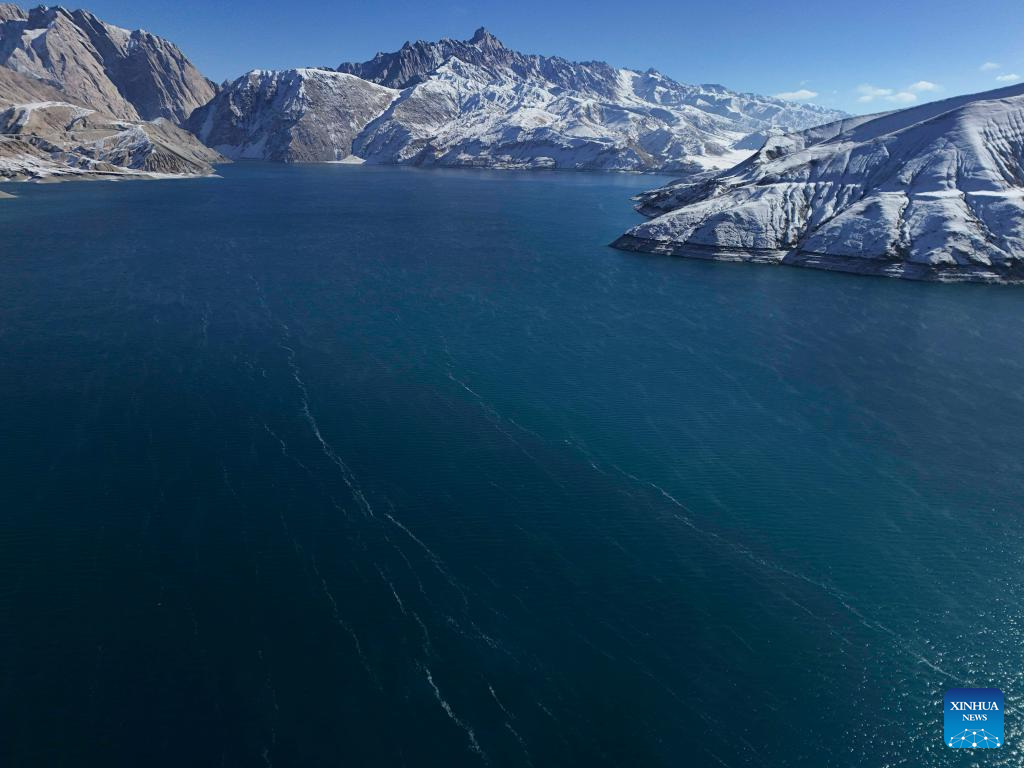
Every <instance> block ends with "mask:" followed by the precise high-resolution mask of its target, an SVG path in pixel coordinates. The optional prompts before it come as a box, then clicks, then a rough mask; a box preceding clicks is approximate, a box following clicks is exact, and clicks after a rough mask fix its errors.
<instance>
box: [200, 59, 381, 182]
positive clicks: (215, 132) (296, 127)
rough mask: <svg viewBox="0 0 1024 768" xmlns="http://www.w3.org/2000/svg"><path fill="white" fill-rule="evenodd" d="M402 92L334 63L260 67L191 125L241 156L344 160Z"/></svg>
mask: <svg viewBox="0 0 1024 768" xmlns="http://www.w3.org/2000/svg"><path fill="white" fill-rule="evenodd" d="M398 93H399V92H398V91H396V90H393V89H391V88H385V87H383V86H380V85H377V84H376V83H370V82H367V81H365V80H361V79H359V78H358V77H355V76H353V75H347V74H342V73H340V72H334V71H332V70H323V69H289V70H284V71H280V72H271V71H266V70H255V71H253V72H250V73H249V74H247V75H243V76H242V77H240V78H238V79H237V80H235V81H234V82H233V83H231V84H230V85H229V86H227V87H226V88H225V89H224V90H222V91H221V92H220V93H219V94H218V95H217V97H216V98H215V99H214V100H213V101H212V102H210V103H209V104H207V105H206V106H205V107H202V108H200V109H198V110H196V112H195V113H194V114H193V115H192V117H191V118H190V119H189V121H188V124H187V125H188V128H189V129H190V130H191V131H192V132H193V133H195V134H196V135H197V136H198V137H199V138H200V140H202V141H203V143H205V144H206V145H208V146H211V147H214V148H216V149H217V150H219V151H220V152H222V153H223V154H224V155H226V156H228V157H230V158H233V159H239V158H250V159H261V160H277V161H288V162H330V161H339V160H344V159H345V158H347V157H349V155H351V153H352V142H353V140H354V139H355V137H356V136H357V135H358V134H359V132H360V131H362V130H363V129H364V128H365V127H366V125H367V123H369V122H370V121H371V120H373V119H374V118H376V117H378V116H379V115H380V114H381V113H383V112H384V110H386V109H387V107H388V106H389V105H390V104H391V102H393V101H394V100H395V99H396V98H397V97H398Z"/></svg>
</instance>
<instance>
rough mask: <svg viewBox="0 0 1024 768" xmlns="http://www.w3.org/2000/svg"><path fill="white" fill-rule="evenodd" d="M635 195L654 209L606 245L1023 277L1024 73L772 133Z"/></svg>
mask: <svg viewBox="0 0 1024 768" xmlns="http://www.w3.org/2000/svg"><path fill="white" fill-rule="evenodd" d="M639 209H640V210H641V211H642V212H645V213H647V214H648V215H656V214H659V213H660V214H661V215H657V217H656V218H654V219H652V220H651V221H648V222H646V223H644V224H641V225H639V226H637V227H635V228H634V229H632V230H630V231H629V232H628V233H627V234H626V235H624V236H623V237H622V238H620V239H619V240H618V241H616V243H615V245H616V246H618V247H621V248H626V249H632V250H641V251H649V252H656V253H670V254H677V255H682V256H692V257H697V258H714V259H724V260H736V261H738V260H742V261H757V262H765V263H782V264H793V265H796V266H805V267H816V268H820V269H833V270H841V271H850V272H859V273H866V274H880V275H888V276H892V277H905V278H912V279H931V280H949V281H953V280H976V281H990V282H1024V85H1017V86H1012V87H1010V88H1003V89H1000V90H996V91H989V92H987V93H981V94H976V95H972V96H962V97H958V98H955V99H947V100H945V101H939V102H934V103H931V104H924V105H922V106H919V107H914V108H912V109H906V110H902V111H899V112H890V113H885V114H880V115H869V116H866V117H858V118H850V119H847V120H842V121H839V122H836V123H832V124H830V125H825V126H821V127H818V128H812V129H810V130H806V131H802V132H798V133H793V134H790V135H786V136H781V137H773V138H771V139H769V141H768V142H767V143H766V145H765V146H764V148H762V149H761V150H760V151H759V152H758V153H757V154H756V155H755V156H753V157H751V158H750V159H749V160H747V161H745V162H743V163H741V164H739V165H737V166H736V167H735V168H732V169H731V170H728V171H725V172H723V173H720V174H717V175H713V176H710V177H709V178H704V179H701V180H698V181H697V182H696V183H680V184H676V185H672V186H670V187H666V188H664V189H661V190H655V191H654V192H652V193H649V194H647V195H644V196H641V200H640V206H639ZM665 211H667V212H665Z"/></svg>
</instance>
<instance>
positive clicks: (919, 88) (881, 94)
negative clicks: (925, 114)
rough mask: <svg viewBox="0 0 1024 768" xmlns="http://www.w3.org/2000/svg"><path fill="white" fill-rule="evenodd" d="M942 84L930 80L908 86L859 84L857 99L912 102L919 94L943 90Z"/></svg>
mask: <svg viewBox="0 0 1024 768" xmlns="http://www.w3.org/2000/svg"><path fill="white" fill-rule="evenodd" d="M941 88H942V86H940V85H939V84H938V83H933V82H931V81H930V80H918V81H917V82H916V83H911V84H910V85H908V86H907V87H906V88H901V89H898V90H897V89H896V88H879V87H877V86H874V85H868V84H867V83H864V84H863V85H858V86H857V94H858V95H857V101H859V102H861V103H862V104H870V103H871V102H872V101H888V102H891V103H893V104H910V103H912V102H915V101H917V94H919V93H929V92H931V91H938V90H941Z"/></svg>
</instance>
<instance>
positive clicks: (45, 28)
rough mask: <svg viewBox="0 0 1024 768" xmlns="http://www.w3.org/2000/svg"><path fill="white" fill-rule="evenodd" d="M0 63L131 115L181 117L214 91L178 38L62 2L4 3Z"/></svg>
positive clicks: (82, 100) (94, 105)
mask: <svg viewBox="0 0 1024 768" xmlns="http://www.w3.org/2000/svg"><path fill="white" fill-rule="evenodd" d="M0 68H4V69H7V70H12V71H14V72H17V73H19V74H21V75H24V76H26V77H29V78H32V79H35V80H38V81H39V82H41V83H44V84H46V85H48V86H50V87H52V88H55V89H57V90H58V91H60V92H61V93H62V94H63V96H64V99H66V100H67V101H69V102H72V103H75V104H80V105H82V106H85V107H89V108H91V109H96V110H99V111H102V112H104V113H106V114H109V115H111V116H113V117H117V118H122V119H125V120H138V119H143V120H154V119H156V118H158V117H165V118H168V119H170V120H174V121H175V122H179V123H180V122H182V121H184V119H185V118H187V117H188V115H189V114H190V113H191V112H192V110H194V109H195V108H196V107H198V106H200V105H202V104H205V103H206V102H207V101H209V100H210V99H211V98H212V97H213V95H214V93H215V88H214V86H213V84H212V83H210V82H209V81H208V80H207V79H206V78H204V77H203V76H202V75H201V74H200V73H199V71H198V70H197V69H196V68H195V67H194V66H193V65H192V64H191V62H189V61H188V59H187V58H186V57H185V56H184V54H182V52H181V51H180V50H178V48H177V47H176V46H174V45H173V44H172V43H169V42H167V41H166V40H163V39H161V38H159V37H156V36H154V35H151V34H149V33H147V32H143V31H141V30H136V31H135V32H129V31H127V30H124V29H121V28H119V27H115V26H112V25H110V24H106V23H104V22H102V21H100V20H99V19H97V18H96V17H95V16H93V15H92V14H90V13H88V12H86V11H67V10H65V9H63V8H60V7H56V8H46V7H42V6H40V7H38V8H34V9H33V10H31V11H29V12H28V13H25V12H24V11H21V10H20V9H19V8H17V7H16V6H12V5H4V6H0Z"/></svg>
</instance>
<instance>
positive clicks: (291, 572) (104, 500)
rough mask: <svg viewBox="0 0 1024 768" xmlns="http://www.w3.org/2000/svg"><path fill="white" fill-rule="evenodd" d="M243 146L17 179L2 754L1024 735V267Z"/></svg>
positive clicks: (22, 761)
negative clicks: (967, 720)
mask: <svg viewBox="0 0 1024 768" xmlns="http://www.w3.org/2000/svg"><path fill="white" fill-rule="evenodd" d="M223 175H224V178H223V179H217V180H195V181H177V182H147V183H141V182H140V183H121V184H100V183H95V184H67V185H60V186H46V187H43V186H29V185H21V186H16V187H8V189H11V190H12V191H15V192H16V193H17V194H18V195H19V198H18V199H16V200H7V201H3V202H2V203H0V435H2V436H3V440H2V441H0V487H2V489H3V491H2V500H0V508H2V511H0V764H3V765H5V766H6V765H11V766H44V765H45V766H49V765H61V766H64V765H66V766H104V767H109V766H142V765H145V766H184V765H188V766H259V765H273V766H328V765H329V766H339V765H346V766H402V765H406V766H463V765H465V766H479V765H492V766H531V765H532V766H574V765H579V766H610V765H617V766H679V765H686V766H721V765H726V766H773V765H813V766H845V765H857V766H860V765H864V766H896V765H900V766H903V765H906V766H916V765H929V766H930V765H936V766H945V765H950V766H952V765H962V764H963V762H962V761H963V760H964V759H965V756H964V755H962V754H961V753H958V752H954V751H953V750H950V749H948V748H946V747H944V746H943V744H942V733H943V731H942V719H943V712H942V697H943V693H944V691H945V690H946V689H948V688H953V687H973V686H992V687H999V688H1002V689H1003V691H1004V692H1005V693H1006V696H1007V702H1008V707H1009V708H1010V709H1009V711H1008V712H1007V725H1008V733H1007V746H1005V747H1003V748H1001V749H1000V750H999V752H998V754H994V752H995V751H994V750H993V751H990V752H989V753H987V754H984V755H983V757H984V761H985V762H986V763H990V764H992V765H1015V766H1016V765H1022V764H1024V757H1022V752H1021V751H1020V748H1019V747H1018V746H1017V739H1018V738H1019V737H1020V734H1021V728H1020V719H1019V716H1017V715H1016V714H1015V712H1014V708H1015V706H1017V705H1019V702H1020V701H1021V686H1022V683H1024V680H1022V677H1024V674H1022V672H1024V650H1022V648H1024V637H1022V625H1021V621H1022V618H1024V617H1022V608H1024V591H1022V586H1024V584H1022V581H1024V577H1022V573H1024V569H1022V564H1024V563H1022V554H1024V536H1022V533H1024V530H1022V528H1024V515H1022V511H1021V510H1022V504H1024V481H1022V462H1024V356H1022V352H1021V350H1022V349H1024V346H1022V343H1024V324H1022V322H1021V317H1022V307H1024V293H1022V292H1021V291H1020V290H1014V289H1003V288H989V287H984V286H937V285H924V284H910V283H903V282H898V281H886V280H881V279H868V278H857V277H851V276H845V275H836V274H828V273H816V272H813V271H801V270H788V269H783V268H768V267H756V266H747V265H731V264H712V263H700V262H691V261H685V260H678V259H669V258H660V257H650V256H642V255H636V254H630V253H621V252H617V251H614V250H612V249H610V248H608V247H606V243H608V242H609V241H611V240H612V239H613V238H614V237H615V236H616V235H617V234H619V233H620V232H622V231H623V230H624V229H625V228H626V227H628V226H629V225H630V224H631V223H633V222H635V221H637V220H638V217H637V216H636V215H635V214H634V213H633V212H632V210H631V209H630V205H629V196H630V195H631V194H634V193H635V192H638V191H640V190H642V189H645V188H648V187H650V186H652V185H654V184H656V183H658V182H659V181H660V180H659V179H655V178H651V177H636V176H617V175H588V174H581V175H573V174H520V173H485V172H444V171H431V172H425V171H415V170H402V169H388V168H367V167H363V168H353V167H338V166H330V167H274V166H263V165H244V164H239V165H235V166H229V167H226V168H225V169H224V170H223ZM979 759H980V757H979Z"/></svg>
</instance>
